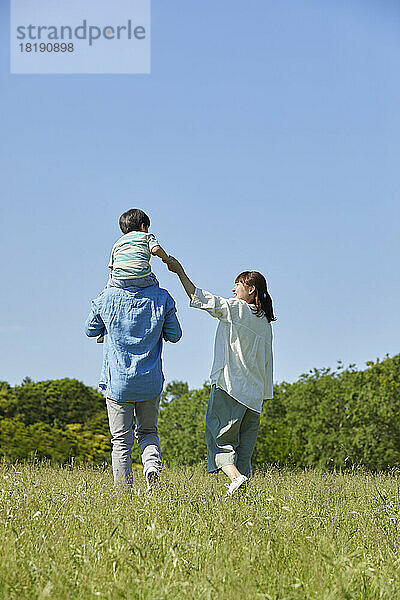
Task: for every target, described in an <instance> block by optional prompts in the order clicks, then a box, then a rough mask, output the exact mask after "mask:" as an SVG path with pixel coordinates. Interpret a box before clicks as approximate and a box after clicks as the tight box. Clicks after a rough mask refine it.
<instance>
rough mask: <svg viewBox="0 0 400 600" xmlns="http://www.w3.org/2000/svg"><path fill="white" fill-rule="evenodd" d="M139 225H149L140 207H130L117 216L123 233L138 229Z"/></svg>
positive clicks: (148, 220) (147, 218)
mask: <svg viewBox="0 0 400 600" xmlns="http://www.w3.org/2000/svg"><path fill="white" fill-rule="evenodd" d="M141 225H144V226H145V227H150V219H149V217H148V216H147V215H146V213H145V212H143V211H142V210H140V208H131V209H130V210H127V211H126V212H124V214H123V215H121V216H120V218H119V226H120V228H121V231H122V233H124V234H125V233H130V232H131V231H140V227H141Z"/></svg>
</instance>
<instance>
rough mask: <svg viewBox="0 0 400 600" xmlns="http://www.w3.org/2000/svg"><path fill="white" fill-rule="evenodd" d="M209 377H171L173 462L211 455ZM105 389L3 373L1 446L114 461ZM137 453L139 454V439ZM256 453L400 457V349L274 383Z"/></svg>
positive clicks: (9, 452)
mask: <svg viewBox="0 0 400 600" xmlns="http://www.w3.org/2000/svg"><path fill="white" fill-rule="evenodd" d="M209 391H210V387H209V385H207V384H204V386H203V387H202V388H201V389H197V390H189V387H188V385H187V383H184V382H180V381H174V382H171V383H169V384H168V385H167V386H166V389H165V391H164V392H163V394H162V399H161V410H160V417H159V432H160V439H161V445H162V451H163V458H164V460H166V461H167V462H168V463H169V464H186V465H191V464H196V463H199V462H202V461H204V460H205V454H206V446H205V438H204V421H205V412H206V406H207V400H208V395H209ZM110 452H111V448H110V436H109V430H108V421H107V413H106V408H105V403H104V398H103V396H102V395H101V394H100V393H99V392H97V391H96V390H94V389H93V388H91V387H88V386H86V385H84V384H83V383H81V382H79V381H77V380H75V379H60V380H54V381H39V382H34V381H32V380H31V379H29V378H25V379H24V381H23V382H22V384H21V385H18V386H14V387H12V386H10V385H9V384H8V383H7V382H0V456H3V457H5V458H6V459H8V460H11V461H15V460H23V459H26V458H29V457H31V456H36V457H37V458H39V459H41V458H48V459H52V460H54V461H57V462H67V461H69V460H71V458H72V457H74V460H82V461H88V462H91V463H95V464H101V463H104V462H110V458H111V456H110ZM133 459H134V460H135V461H136V462H140V454H139V451H138V447H137V445H136V444H135V448H134V450H133ZM254 463H255V464H263V463H274V464H280V465H291V466H297V467H309V466H316V467H320V468H324V469H332V468H342V469H347V468H350V467H352V466H353V465H363V466H364V467H366V468H368V469H371V470H385V469H388V468H391V467H396V466H397V467H400V354H399V355H397V356H394V357H392V358H389V357H386V358H385V359H384V360H382V361H379V360H377V361H376V362H368V363H367V368H366V369H365V370H362V371H358V370H356V369H355V368H354V365H350V366H349V367H347V368H344V367H343V365H342V364H341V363H338V367H337V369H336V370H331V369H314V370H312V371H310V372H309V373H306V374H303V375H302V376H301V377H300V378H299V379H298V381H296V382H295V383H286V382H283V383H280V384H276V385H275V386H274V398H273V399H272V400H267V401H265V403H264V407H263V410H262V413H261V424H260V432H259V436H258V440H257V445H256V448H255V452H254Z"/></svg>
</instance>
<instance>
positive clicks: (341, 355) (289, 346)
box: [0, 0, 400, 387]
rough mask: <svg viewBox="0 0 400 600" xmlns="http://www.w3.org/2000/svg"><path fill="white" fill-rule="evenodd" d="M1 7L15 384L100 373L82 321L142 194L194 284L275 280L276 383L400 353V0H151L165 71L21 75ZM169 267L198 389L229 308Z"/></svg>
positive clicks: (168, 370)
mask: <svg viewBox="0 0 400 600" xmlns="http://www.w3.org/2000/svg"><path fill="white" fill-rule="evenodd" d="M0 21H1V24H0V40H1V42H0V43H1V45H2V52H1V53H0V88H1V95H0V109H1V110H0V120H1V142H0V165H1V191H2V193H1V208H0V210H1V213H0V214H1V238H0V240H1V241H0V244H1V254H2V257H3V264H2V280H3V285H1V286H0V308H1V315H2V321H1V322H0V340H1V350H0V379H1V380H6V381H9V382H10V383H12V384H16V383H19V382H20V381H21V380H22V379H23V377H24V376H26V375H29V376H30V377H32V378H33V379H35V380H41V379H55V378H61V377H76V378H78V379H80V380H82V381H84V382H85V383H87V384H89V385H93V386H95V385H96V383H97V378H98V374H99V371H100V362H101V347H99V345H96V344H95V343H94V341H93V340H88V339H86V338H85V336H84V335H83V323H84V320H85V318H86V315H87V312H88V310H89V306H90V299H91V298H93V297H95V296H96V295H97V293H98V292H99V291H100V290H101V289H102V288H103V287H104V284H105V282H106V277H107V268H106V265H107V261H108V257H109V252H110V248H111V246H112V244H113V243H114V241H115V240H116V239H117V238H118V237H119V235H120V232H119V230H118V218H119V215H120V214H121V213H122V212H123V211H125V210H126V209H128V208H131V207H140V208H143V209H144V210H145V211H146V212H147V213H148V214H149V216H150V218H151V221H152V231H154V233H156V235H157V236H158V238H159V240H160V242H161V243H162V244H163V246H164V247H165V249H166V250H167V251H168V252H169V253H171V254H173V255H175V256H176V257H178V258H179V259H180V260H181V261H182V263H183V265H184V266H185V267H186V270H187V272H188V274H189V276H190V277H191V278H192V279H193V281H194V282H195V283H196V284H197V285H198V286H200V287H203V288H205V289H208V290H210V291H212V292H214V293H217V294H219V295H225V296H229V295H231V288H232V284H233V281H234V279H235V276H236V275H237V274H238V273H239V272H241V271H242V270H244V269H255V270H259V271H261V272H262V273H264V274H265V275H266V277H267V279H268V283H269V288H270V293H271V295H272V297H273V299H274V304H275V311H276V315H277V317H278V321H277V322H276V324H275V326H274V335H275V365H276V366H275V377H274V379H275V381H278V382H280V381H283V380H286V381H294V380H296V379H297V377H298V376H299V375H300V374H301V373H303V372H306V371H308V370H309V369H312V368H314V367H323V366H330V367H335V365H336V361H337V360H342V361H343V362H344V363H345V364H348V363H356V364H357V366H358V367H360V368H362V367H363V366H364V364H365V362H366V361H368V360H371V359H372V360H373V359H376V358H377V357H381V358H382V357H383V356H384V355H385V354H386V353H388V354H390V355H393V354H396V353H398V351H399V346H398V340H399V338H400V323H399V316H398V315H399V276H398V270H399V269H398V262H399V233H398V229H399V217H400V214H399V213H400V211H399V183H400V182H399V173H400V169H399V164H400V112H399V106H400V78H399V76H398V74H399V61H400V5H399V4H398V3H397V2H394V1H393V2H391V1H388V0H380V1H378V0H376V1H372V0H364V1H361V0H359V1H357V0H354V1H353V2H351V3H349V2H344V0H336V1H335V2H329V3H327V2H321V1H320V0H315V1H313V0H296V1H294V0H292V1H289V0H280V1H279V2H273V1H272V0H252V2H251V3H244V2H243V1H241V2H239V1H237V0H219V1H218V2H215V0H213V1H211V0H202V2H198V1H197V0H196V1H195V0H185V2H184V3H183V2H181V1H177V0H169V1H168V2H162V1H161V0H157V1H156V0H153V3H152V32H151V33H152V73H151V75H44V76H40V75H10V72H9V71H10V68H9V48H8V45H9V31H8V23H9V9H8V6H7V3H6V2H3V3H2V5H1V8H0ZM153 267H154V272H155V273H156V274H157V276H158V277H159V279H160V282H161V285H163V286H164V287H167V288H168V289H169V290H170V292H171V293H172V295H173V296H174V297H175V299H176V301H177V306H178V313H179V317H180V320H181V322H182V326H183V329H184V337H183V340H182V341H181V342H180V343H179V344H177V345H174V346H173V345H167V346H166V348H165V354H164V366H165V375H166V380H167V381H171V380H173V379H181V380H185V381H188V382H189V384H190V386H192V387H198V386H201V385H202V383H203V382H204V381H205V380H206V379H207V377H208V374H209V369H210V366H211V360H212V348H213V336H214V332H215V327H216V322H215V321H214V320H213V319H212V318H211V317H209V316H208V315H206V314H203V313H201V312H200V311H196V310H194V309H189V307H188V302H187V298H186V296H185V294H184V292H183V290H182V289H181V288H180V286H179V284H178V281H177V279H176V278H175V277H174V275H172V274H170V273H169V272H167V271H166V270H165V268H164V266H163V265H162V263H161V262H159V261H157V259H153Z"/></svg>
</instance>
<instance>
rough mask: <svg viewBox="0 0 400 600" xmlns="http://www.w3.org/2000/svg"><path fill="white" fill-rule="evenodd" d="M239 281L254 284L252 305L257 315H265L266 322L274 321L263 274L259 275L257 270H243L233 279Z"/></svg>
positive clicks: (270, 300) (270, 299)
mask: <svg viewBox="0 0 400 600" xmlns="http://www.w3.org/2000/svg"><path fill="white" fill-rule="evenodd" d="M239 282H240V283H243V284H244V285H247V286H251V285H253V286H254V288H255V293H254V305H255V307H256V315H257V317H263V316H265V317H267V320H268V323H271V321H276V318H275V316H274V309H273V307H272V298H271V296H270V295H269V293H268V289H267V282H266V279H265V277H264V275H261V273H259V272H258V271H243V273H240V275H238V276H237V277H236V279H235V283H239Z"/></svg>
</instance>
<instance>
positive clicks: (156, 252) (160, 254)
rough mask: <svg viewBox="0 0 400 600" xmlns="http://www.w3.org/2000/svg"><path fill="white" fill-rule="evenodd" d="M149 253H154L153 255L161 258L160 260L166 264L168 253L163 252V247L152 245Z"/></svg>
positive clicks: (168, 259)
mask: <svg viewBox="0 0 400 600" xmlns="http://www.w3.org/2000/svg"><path fill="white" fill-rule="evenodd" d="M151 253H152V254H154V255H155V256H158V257H159V258H161V260H162V261H163V262H164V263H167V264H168V263H169V261H170V258H169V256H168V254H167V253H166V252H165V250H164V248H162V247H161V246H160V245H157V246H153V247H152V249H151Z"/></svg>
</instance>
